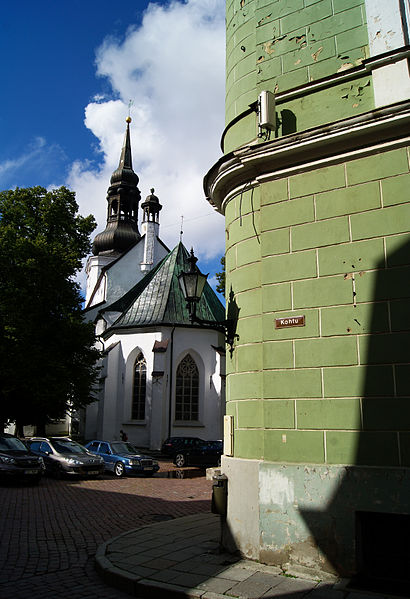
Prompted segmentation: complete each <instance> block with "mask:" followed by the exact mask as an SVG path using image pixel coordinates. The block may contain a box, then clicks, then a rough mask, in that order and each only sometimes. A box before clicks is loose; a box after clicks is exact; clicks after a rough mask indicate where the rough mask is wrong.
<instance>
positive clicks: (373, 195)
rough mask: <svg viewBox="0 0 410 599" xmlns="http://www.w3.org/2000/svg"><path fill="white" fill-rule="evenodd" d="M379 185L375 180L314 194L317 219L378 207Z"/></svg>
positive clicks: (379, 204)
mask: <svg viewBox="0 0 410 599" xmlns="http://www.w3.org/2000/svg"><path fill="white" fill-rule="evenodd" d="M380 206H381V203H380V187H379V183H378V182H377V181H372V182H371V183H363V184H361V185H354V186H352V187H344V188H342V189H335V190H333V191H328V192H324V193H320V194H318V195H317V196H316V218H317V219H318V220H321V219H324V218H331V217H332V216H342V215H343V214H353V213H355V212H364V211H365V210H372V209H373V208H380Z"/></svg>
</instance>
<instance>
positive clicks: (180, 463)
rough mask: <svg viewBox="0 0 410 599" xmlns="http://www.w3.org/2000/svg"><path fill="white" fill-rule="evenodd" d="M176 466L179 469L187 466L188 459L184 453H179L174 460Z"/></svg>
mask: <svg viewBox="0 0 410 599" xmlns="http://www.w3.org/2000/svg"><path fill="white" fill-rule="evenodd" d="M174 464H175V466H177V467H178V468H183V467H184V466H185V464H186V457H185V456H184V454H183V453H177V454H176V456H175V459H174Z"/></svg>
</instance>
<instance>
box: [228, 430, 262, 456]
mask: <svg viewBox="0 0 410 599" xmlns="http://www.w3.org/2000/svg"><path fill="white" fill-rule="evenodd" d="M233 439H234V455H235V457H237V458H248V459H250V460H252V459H253V460H255V459H260V458H262V454H263V433H261V432H260V431H258V430H236V431H235V434H234V437H233Z"/></svg>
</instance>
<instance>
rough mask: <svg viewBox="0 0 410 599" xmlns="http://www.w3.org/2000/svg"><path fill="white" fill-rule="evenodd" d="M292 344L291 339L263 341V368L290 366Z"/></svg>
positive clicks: (291, 362)
mask: <svg viewBox="0 0 410 599" xmlns="http://www.w3.org/2000/svg"><path fill="white" fill-rule="evenodd" d="M292 367H293V344H292V342H291V341H272V342H265V343H263V368H292Z"/></svg>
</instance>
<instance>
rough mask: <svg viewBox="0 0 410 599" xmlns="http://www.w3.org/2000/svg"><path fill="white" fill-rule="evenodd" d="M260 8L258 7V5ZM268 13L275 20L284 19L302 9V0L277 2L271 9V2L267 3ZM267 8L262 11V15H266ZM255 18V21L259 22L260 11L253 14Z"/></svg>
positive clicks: (281, 0)
mask: <svg viewBox="0 0 410 599" xmlns="http://www.w3.org/2000/svg"><path fill="white" fill-rule="evenodd" d="M258 6H260V5H258ZM268 8H269V13H272V16H274V17H275V18H276V19H278V18H279V17H284V16H286V15H290V14H292V13H295V12H297V13H299V11H300V10H301V9H302V8H303V0H277V1H276V2H275V3H274V6H273V7H272V1H270V3H269V7H268ZM266 12H267V8H266V7H265V9H264V14H266ZM255 17H256V19H257V21H260V19H261V18H262V14H261V11H260V10H257V11H256V12H255Z"/></svg>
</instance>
